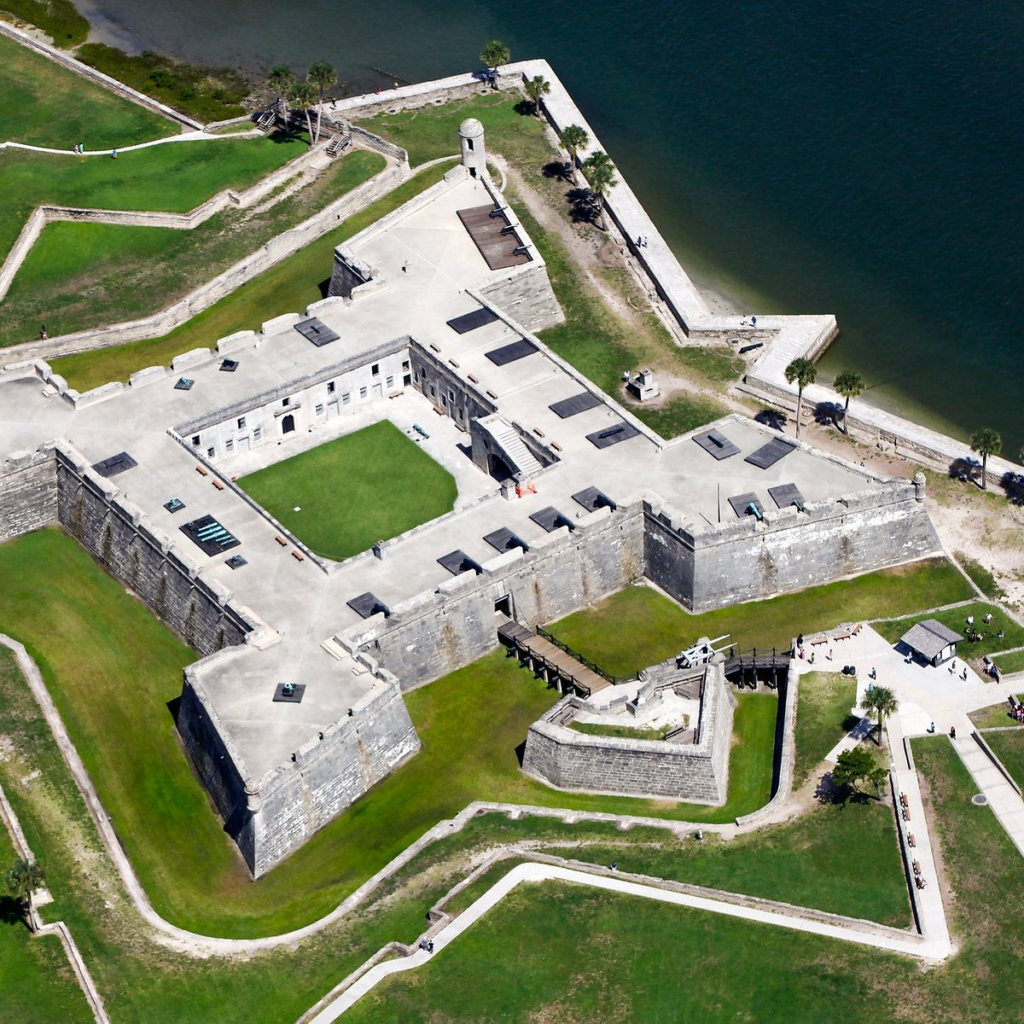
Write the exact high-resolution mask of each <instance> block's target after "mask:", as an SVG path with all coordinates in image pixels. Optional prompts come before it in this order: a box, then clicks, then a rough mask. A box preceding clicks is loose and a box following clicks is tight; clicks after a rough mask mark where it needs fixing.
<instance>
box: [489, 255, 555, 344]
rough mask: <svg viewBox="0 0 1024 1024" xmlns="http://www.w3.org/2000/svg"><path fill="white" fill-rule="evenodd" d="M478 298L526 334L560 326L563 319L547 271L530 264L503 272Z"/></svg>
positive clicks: (540, 266)
mask: <svg viewBox="0 0 1024 1024" xmlns="http://www.w3.org/2000/svg"><path fill="white" fill-rule="evenodd" d="M480 294H481V295H482V296H483V297H484V298H485V299H486V300H487V301H488V303H493V304H494V305H495V306H497V307H498V308H499V309H501V310H502V311H503V312H504V313H507V314H508V315H509V316H510V317H512V318H514V319H515V321H516V322H517V323H519V324H522V325H523V326H524V327H525V328H526V329H527V330H529V331H542V330H544V328H545V327H553V326H554V325H555V324H560V323H561V322H562V321H563V320H564V319H565V316H564V314H563V313H562V307H561V306H559V305H558V299H556V298H555V293H554V292H553V291H552V290H551V282H550V281H549V280H548V271H547V267H546V266H544V265H543V264H539V263H534V264H529V265H527V266H524V267H517V268H515V269H514V270H510V271H508V272H506V273H505V274H504V275H503V276H502V277H501V278H500V279H499V280H497V281H494V282H493V283H491V284H489V285H488V286H487V287H486V288H481V289H480Z"/></svg>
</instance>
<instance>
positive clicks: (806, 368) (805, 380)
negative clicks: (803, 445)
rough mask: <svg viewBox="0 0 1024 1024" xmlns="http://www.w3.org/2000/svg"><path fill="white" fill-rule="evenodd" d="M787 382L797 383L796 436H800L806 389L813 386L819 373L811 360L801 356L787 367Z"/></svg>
mask: <svg viewBox="0 0 1024 1024" xmlns="http://www.w3.org/2000/svg"><path fill="white" fill-rule="evenodd" d="M785 373H786V380H787V381H789V383H790V384H792V383H793V382H794V381H795V382H796V436H797V437H799V436H800V412H801V410H802V407H803V401H804V388H805V387H807V385H808V384H813V383H814V382H815V380H817V378H818V371H817V370H816V369H815V368H814V363H812V362H811V361H810V359H806V358H804V357H803V356H800V357H799V358H798V359H794V360H793V362H791V363H790V364H789V366H787V367H786V370H785Z"/></svg>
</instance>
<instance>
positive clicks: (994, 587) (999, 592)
mask: <svg viewBox="0 0 1024 1024" xmlns="http://www.w3.org/2000/svg"><path fill="white" fill-rule="evenodd" d="M956 560H957V561H958V562H959V563H960V565H961V567H962V568H963V570H964V572H965V573H967V575H968V576H970V577H971V579H972V580H973V581H974V585H975V586H976V587H977V588H978V589H979V590H980V591H981V592H982V593H983V594H984V595H985V596H986V597H990V598H991V599H992V600H993V601H999V600H1001V599H1002V598H1003V597H1005V596H1006V595H1005V592H1004V591H1003V588H1002V587H1001V586H1000V585H999V583H998V582H997V580H996V578H995V575H994V574H993V572H992V570H991V569H986V568H985V566H983V565H982V564H981V562H979V561H978V560H977V559H976V558H971V556H970V555H968V554H966V553H965V552H963V551H958V552H956Z"/></svg>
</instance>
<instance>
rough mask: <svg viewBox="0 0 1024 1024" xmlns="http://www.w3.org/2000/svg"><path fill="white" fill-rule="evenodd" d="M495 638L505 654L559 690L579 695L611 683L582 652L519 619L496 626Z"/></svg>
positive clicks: (596, 690) (599, 689) (596, 691)
mask: <svg viewBox="0 0 1024 1024" xmlns="http://www.w3.org/2000/svg"><path fill="white" fill-rule="evenodd" d="M498 639H499V640H501V642H502V643H503V644H505V646H506V647H508V648H509V654H510V655H512V654H515V655H516V656H517V657H518V658H519V664H520V665H524V666H529V667H530V668H532V669H533V670H534V672H536V673H537V674H538V675H540V676H543V677H544V678H545V679H546V680H547V681H548V682H549V683H554V684H555V685H556V686H557V687H558V689H559V691H560V692H563V693H564V692H565V691H567V690H572V691H573V692H575V693H577V694H578V695H579V696H581V697H590V696H591V695H592V694H595V693H598V692H599V691H601V690H603V689H605V688H606V687H608V686H611V685H612V679H610V678H607V677H606V676H605V674H604V673H602V672H601V670H600V669H598V667H597V666H596V665H594V664H593V663H592V662H588V661H586V659H584V658H583V656H582V655H579V654H576V652H574V651H571V650H569V649H568V648H566V647H564V646H559V645H558V644H557V643H554V642H552V640H551V639H549V638H548V637H545V636H538V635H537V634H536V633H535V632H534V631H533V630H532V629H528V628H527V627H526V626H524V625H522V624H521V623H519V622H512V621H509V622H506V623H504V624H503V625H501V626H499V627H498Z"/></svg>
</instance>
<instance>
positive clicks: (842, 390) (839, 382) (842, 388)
mask: <svg viewBox="0 0 1024 1024" xmlns="http://www.w3.org/2000/svg"><path fill="white" fill-rule="evenodd" d="M832 387H834V388H835V390H836V394H839V395H842V396H843V398H845V399H846V405H844V406H843V431H844V432H845V433H847V434H848V433H849V432H850V428H849V426H848V425H847V422H846V414H847V413H848V412H849V411H850V399H851V398H856V397H857V396H858V395H860V394H863V392H864V378H863V377H862V376H861V375H860V374H859V373H855V372H854V371H853V370H843V372H842V373H839V374H837V375H836V379H835V380H834V381H832Z"/></svg>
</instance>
